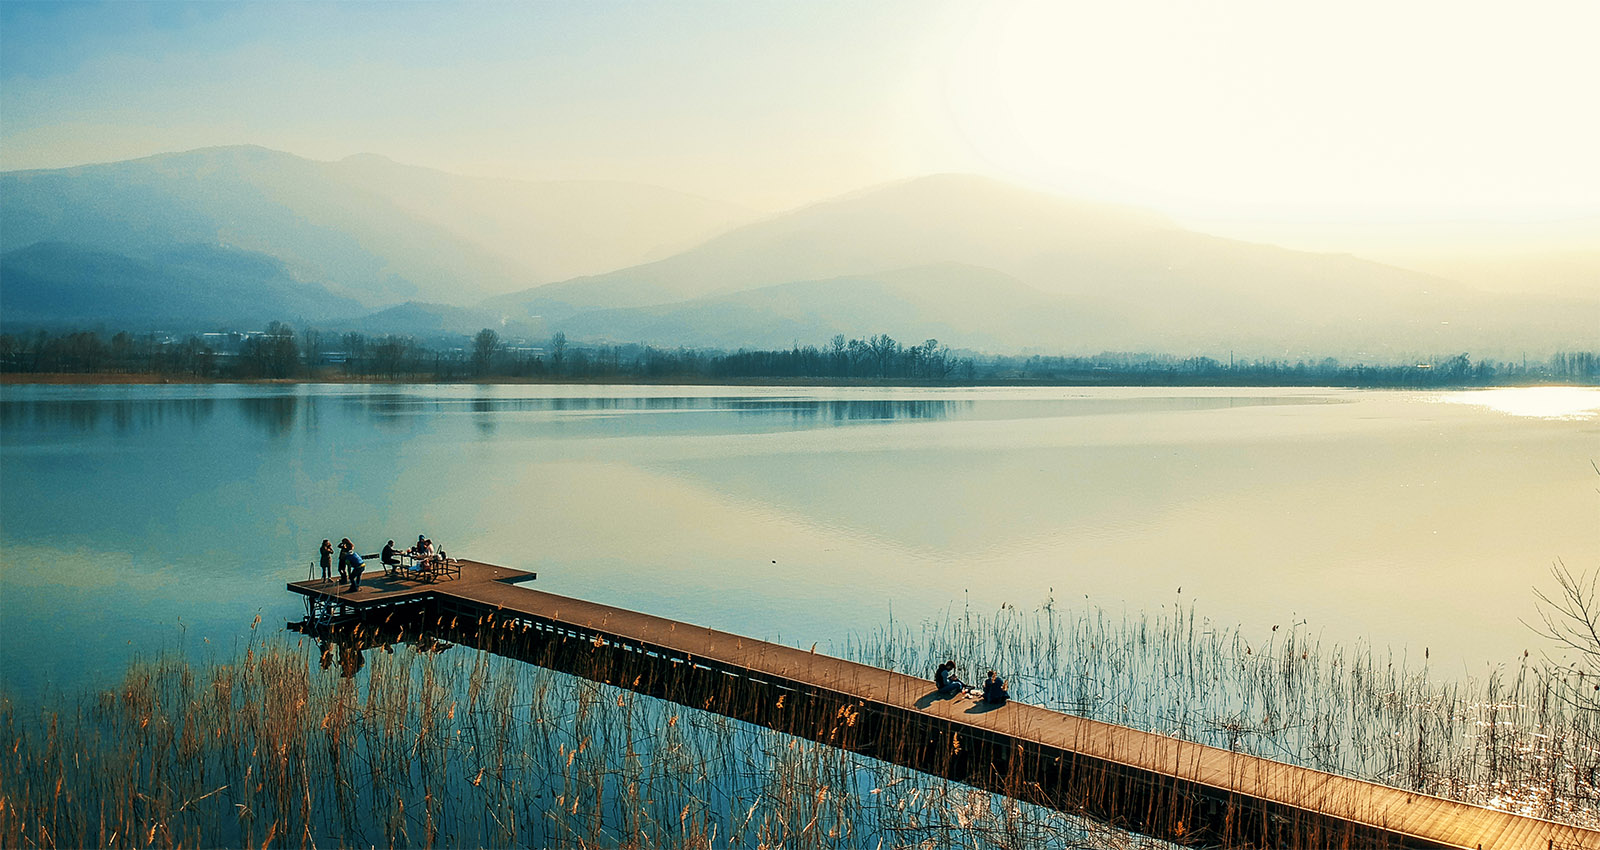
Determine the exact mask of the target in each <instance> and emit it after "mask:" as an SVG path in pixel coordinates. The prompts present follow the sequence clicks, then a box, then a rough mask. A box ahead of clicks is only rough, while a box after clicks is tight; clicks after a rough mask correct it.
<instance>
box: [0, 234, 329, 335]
mask: <svg viewBox="0 0 1600 850" xmlns="http://www.w3.org/2000/svg"><path fill="white" fill-rule="evenodd" d="M359 309H360V305H359V304H357V303H356V302H354V301H352V300H350V299H348V298H342V297H339V296H337V295H334V294H332V293H330V292H329V291H328V290H327V289H325V288H324V287H322V286H319V285H316V284H308V283H302V282H300V281H297V280H295V279H294V278H293V277H291V276H290V275H289V274H288V272H287V271H286V270H285V269H284V267H283V264H282V263H280V262H279V261H278V260H276V259H273V258H272V257H268V256H266V255H264V254H257V253H252V252H248V251H241V250H238V249H228V248H219V247H215V246H202V245H191V246H178V247H174V248H171V249H169V250H167V251H164V252H162V253H161V254H159V255H158V256H156V257H154V258H151V259H141V258H134V257H129V256H126V255H123V254H117V253H114V252H111V251H105V250H102V249H98V248H90V247H85V246H82V245H72V244H67V243H61V242H41V243H38V244H35V245H30V246H28V247H26V248H19V249H17V250H15V251H9V252H7V253H5V254H3V255H0V321H3V322H4V323H5V324H6V325H8V326H17V325H27V324H51V325H79V326H89V325H95V324H104V325H105V326H107V327H110V328H115V329H127V330H137V329H145V328H154V327H164V328H194V329H198V328H201V327H209V326H216V325H231V326H235V327H248V328H256V327H260V326H263V325H265V324H266V323H267V322H268V321H271V320H273V319H289V320H293V321H300V320H306V319H311V320H319V319H328V318H331V317H334V316H341V315H349V314H351V313H352V312H354V311H357V310H359Z"/></svg>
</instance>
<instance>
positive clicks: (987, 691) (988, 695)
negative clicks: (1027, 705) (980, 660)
mask: <svg viewBox="0 0 1600 850" xmlns="http://www.w3.org/2000/svg"><path fill="white" fill-rule="evenodd" d="M1009 699H1011V692H1010V691H1007V690H1006V682H1005V680H1004V679H1001V678H999V677H998V676H996V675H995V674H994V671H993V670H990V671H989V678H988V680H987V681H985V682H984V683H983V701H984V702H986V703H988V704H990V705H1005V704H1006V701H1007V700H1009Z"/></svg>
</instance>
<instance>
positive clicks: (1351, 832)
mask: <svg viewBox="0 0 1600 850" xmlns="http://www.w3.org/2000/svg"><path fill="white" fill-rule="evenodd" d="M533 577H534V574H533V573H531V572H527V571H523V570H516V569H511V568H508V567H501V566H495V565H493V564H485V563H480V562H476V561H470V560H465V561H462V562H461V573H460V577H459V578H455V579H450V580H447V581H439V582H434V583H418V582H415V581H410V580H406V579H385V578H383V577H382V574H381V572H380V573H379V577H378V579H377V580H371V579H366V578H364V579H363V581H362V586H361V588H360V589H358V590H357V591H355V592H353V593H351V592H344V591H343V590H342V589H341V588H340V587H339V586H338V584H337V582H336V581H335V582H326V583H325V582H322V581H320V580H312V581H305V582H294V583H291V584H290V585H289V588H288V589H289V590H290V591H293V592H295V593H298V594H301V595H302V596H304V597H305V598H306V599H307V603H308V608H310V609H312V610H314V611H321V612H322V614H323V615H324V616H326V617H328V618H329V619H330V620H332V621H335V622H344V623H347V624H357V625H358V628H355V629H354V630H353V634H354V635H355V636H356V639H358V640H362V641H365V642H367V644H368V645H376V644H377V643H381V642H385V641H390V640H406V639H412V638H417V637H424V636H427V637H433V638H437V639H445V640H450V641H454V642H457V643H461V644H463V645H467V646H476V647H479V648H482V649H485V650H488V651H491V652H495V653H498V654H501V655H505V656H507V657H512V658H517V659H521V660H524V661H528V662H530V663H534V664H539V665H541V666H545V667H549V668H552V669H557V670H562V671H565V672H569V673H573V674H575V675H580V676H584V677H586V678H590V679H593V680H595V681H600V682H606V683H609V684H612V685H616V686H618V687H623V688H627V689H630V690H633V691H637V692H640V693H646V694H650V695H652V696H656V697H660V698H663V699H669V700H673V701H675V702H678V703H681V704H683V705H686V706H691V707H694V708H699V709H703V710H708V711H716V712H718V713H722V714H725V715H728V716H731V717H736V718H738V719H740V720H744V721H746V722H750V723H756V724H759V725H762V726H766V727H769V728H773V729H776V730H779V731H782V732H785V733H788V734H793V735H798V736H801V737H805V738H808V739H811V740H815V741H820V742H823V743H826V744H829V745H833V746H838V747H842V748H844V749H848V750H851V751H854V752H860V753H863V754H866V755H869V756H872V757H874V758H879V759H883V760H886V761H890V762H893V763H895V764H901V765H904V766H907V767H911V768H913V769H916V770H921V771H925V772H928V773H931V774H934V775H939V776H944V777H947V778H950V779H952V780H956V781H960V782H964V783H967V784H970V785H973V786H975V787H979V788H983V789H986V790H990V791H994V792H996V793H1003V794H1007V795H1009V796H1012V797H1016V798H1018V799H1021V800H1025V801H1027V802H1030V803H1035V804H1039V805H1044V806H1049V807H1051V808H1055V809H1058V810H1061V811H1066V812H1071V813H1075V814H1081V815H1084V816H1088V817H1092V818H1095V819H1098V820H1101V821H1105V822H1108V823H1111V824H1112V825H1115V826H1118V827H1121V828H1125V829H1129V830H1132V831H1136V832H1140V833H1143V834H1146V835H1150V836H1153V837H1157V838H1161V839H1164V840H1168V841H1173V842H1176V843H1179V844H1183V845H1193V846H1210V847H1349V848H1376V847H1397V848H1398V847H1404V848H1411V847H1418V848H1475V850H1577V848H1585V850H1600V832H1595V831H1591V830H1584V829H1580V828H1577V827H1571V826H1566V825H1561V824H1555V823H1551V822H1548V821H1543V820H1539V819H1536V818H1531V817H1524V816H1519V815H1516V814H1512V813H1509V812H1503V811H1497V810H1493V809H1486V808H1482V807H1478V806H1472V805H1467V804H1465V803H1459V802H1455V801H1451V800H1445V799H1441V798H1438V797H1431V796H1427V795H1424V794H1416V793H1411V792H1408V791H1404V790H1401V789H1396V788H1390V787H1387V786H1383V785H1378V784H1375V783H1372V782H1366V781H1363V780H1359V779H1352V778H1349V777H1344V776H1338V775H1334V774H1330V773H1325V772H1322V771H1317V770H1312V769H1309V768H1304V767H1298V766H1295V765H1290V764H1285V763H1282V762H1276V761H1272V760H1269V759H1264V758H1260V757H1257V756H1251V755H1246V754H1243V753H1237V752H1232V751H1229V750H1225V749H1220V748H1217V747H1211V746H1206V745H1203V744H1197V743H1193V742H1189V741H1183V740H1179V739H1176V738H1170V737H1166V736H1163V735H1157V734H1152V733H1148V732H1142V731H1139V730H1136V729H1131V728H1128V727H1123V726H1117V725H1114V724H1110V723H1104V722H1101V721H1096V720H1089V719H1085V718H1081V717H1074V716H1072V715H1068V714H1063V713H1061V712H1057V711H1051V710H1048V709H1045V708H1042V707H1039V706H1033V705H1028V704H1025V703H1018V702H1011V703H1009V704H1007V705H1005V706H1001V707H999V708H991V707H989V706H987V705H984V704H982V703H980V702H977V701H975V700H971V699H966V698H955V699H946V698H943V697H941V696H939V695H938V694H937V693H936V692H935V691H934V688H933V684H932V682H931V681H930V680H929V679H928V678H924V677H919V676H910V675H905V674H902V673H896V672H893V671H890V670H885V669H881V668H877V667H871V666H867V665H864V664H858V663H855V662H851V661H846V660H843V659H839V658H833V657H830V656H827V655H822V654H818V653H815V652H810V651H806V650H802V649H796V648H793V647H787V646H783V645H780V644H775V643H769V642H767V641H762V640H757V639H754V638H749V637H744V636H741V635H736V634H730V633H727V632H721V631H717V630H715V629H708V628H705V627H702V626H695V625H691V624H688V623H682V622H677V621H674V620H669V619H665V618H662V617H656V616H652V615H650V614H645V613H641V612H637V611H629V610H625V609H621V608H615V607H611V606H607V605H602V604H597V603H594V602H588V601H585V600H581V599H574V598H570V597H565V596H559V595H556V594H552V593H546V592H543V591H539V590H534V589H532V588H530V587H526V586H522V585H520V584H518V583H519V582H523V581H526V580H529V579H531V578H533ZM930 673H931V671H930Z"/></svg>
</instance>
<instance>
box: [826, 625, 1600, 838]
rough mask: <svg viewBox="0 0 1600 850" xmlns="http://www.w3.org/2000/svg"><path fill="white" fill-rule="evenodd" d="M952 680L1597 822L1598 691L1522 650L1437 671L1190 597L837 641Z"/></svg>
mask: <svg viewBox="0 0 1600 850" xmlns="http://www.w3.org/2000/svg"><path fill="white" fill-rule="evenodd" d="M838 651H839V654H840V655H842V656H844V657H847V658H850V659H852V660H856V661H860V662H863V663H866V664H872V665H874V666H879V667H886V668H889V669H895V670H900V671H903V672H909V673H913V674H917V675H925V674H926V673H927V671H931V670H932V669H933V667H934V666H935V665H937V664H938V663H939V662H940V661H942V660H944V659H946V658H953V659H957V660H958V662H962V667H960V668H958V672H959V673H960V674H961V675H963V676H964V677H965V680H966V681H981V679H982V676H983V674H984V671H985V670H987V669H994V670H997V671H999V672H1000V674H1001V675H1002V676H1004V677H1007V678H1009V679H1010V684H1011V694H1012V696H1013V698H1015V699H1018V700H1021V701H1023V702H1029V703H1034V704H1037V705H1043V706H1046V707H1049V708H1053V709H1056V710H1058V711H1063V712H1067V713H1070V714H1075V715H1079V716H1082V717H1088V718H1093V719H1097V720H1104V721H1107V722H1111V723H1118V724H1122V725H1126V726H1132V727H1135V728H1138V729H1143V730H1146V731H1150V732H1157V733H1160V734H1163V735H1170V736H1174V737H1179V738H1183V739H1186V740H1191V741H1196V742H1199V743H1204V744H1210V745H1212V746H1217V747H1223V748H1227V749H1232V750H1237V751H1240V752H1245V753H1249V754H1251V755H1259V756H1262V757H1265V758H1270V759H1275V760H1278V761H1284V762H1289V763H1292V764H1297V765H1302V766H1305V767H1311V768H1315V769H1318V770H1324V771H1328V772H1330V773H1338V774H1342V775H1346V776H1354V777H1358V778H1362V779H1367V780H1371V781H1374V782H1378V783H1382V784H1385V785H1390V786H1394V787H1398V788H1405V789H1408V790H1414V791H1418V792H1422V793H1426V794H1432V795H1436V796H1440V797H1446V798H1449V799H1455V800H1461V801H1463V802H1468V803H1472V804H1475V805H1482V806H1489V807H1493V808H1498V809H1503V810H1506V811H1512V812H1516V813H1519V814H1526V815H1531V816H1534V817H1539V818H1544V819H1547V820H1553V821H1558V822H1563V823H1570V824H1574V825H1578V826H1585V827H1589V828H1600V702H1597V701H1596V699H1595V696H1594V690H1593V689H1592V688H1591V687H1590V686H1589V685H1592V684H1593V683H1588V684H1585V683H1582V682H1579V681H1577V679H1579V678H1581V677H1580V676H1577V675H1576V674H1574V673H1573V671H1572V670H1570V669H1565V668H1561V667H1559V666H1555V665H1551V664H1547V663H1543V662H1541V661H1540V660H1538V659H1533V658H1530V657H1528V655H1527V654H1526V653H1524V655H1523V657H1521V658H1520V659H1517V660H1516V661H1514V662H1513V663H1511V664H1509V665H1502V666H1500V667H1496V668H1494V669H1492V670H1491V671H1490V672H1489V673H1488V675H1486V676H1485V677H1482V678H1474V677H1464V678H1461V679H1446V680H1441V679H1439V678H1437V677H1435V676H1433V675H1431V674H1430V671H1429V669H1428V667H1427V664H1426V658H1424V662H1423V664H1422V665H1419V666H1413V665H1412V664H1409V663H1408V661H1407V659H1405V658H1400V659H1396V658H1395V657H1394V656H1393V654H1391V653H1389V652H1387V651H1380V650H1377V649H1375V648H1373V647H1371V646H1369V645H1367V644H1365V643H1357V644H1356V645H1354V646H1353V647H1349V648H1346V647H1341V646H1325V645H1324V644H1323V643H1322V641H1321V640H1320V638H1318V637H1317V636H1315V635H1313V634H1311V633H1309V631H1308V630H1307V629H1305V628H1304V626H1303V624H1291V625H1288V626H1286V627H1282V628H1280V627H1279V626H1273V627H1272V629H1271V631H1270V632H1268V637H1267V639H1266V640H1265V641H1263V642H1260V643H1257V644H1252V643H1251V642H1250V640H1248V639H1247V638H1246V636H1245V635H1244V634H1243V632H1242V630H1241V629H1240V628H1239V627H1226V626H1223V625H1221V624H1217V623H1213V622H1212V621H1210V620H1209V619H1207V618H1205V617H1203V616H1200V615H1198V614H1197V613H1196V611H1195V609H1194V607H1193V606H1192V605H1189V606H1184V605H1182V604H1181V603H1175V604H1173V605H1171V606H1167V607H1165V608H1163V609H1162V610H1161V611H1160V612H1158V613H1156V614H1155V615H1153V616H1152V615H1149V614H1146V613H1139V614H1134V615H1129V614H1124V615H1120V616H1119V615H1114V614H1110V613H1107V612H1106V611H1104V610H1101V609H1098V608H1087V609H1083V610H1076V611H1063V610H1059V609H1058V608H1057V607H1056V605H1055V603H1054V601H1053V600H1046V601H1045V603H1044V604H1042V605H1039V606H1038V607H1036V608H1032V609H1024V608H1017V607H1014V606H1009V605H1008V606H1004V607H1002V608H1001V610H999V611H998V612H996V613H994V614H990V615H982V614H973V613H971V612H970V611H961V612H956V611H954V610H948V611H946V612H944V613H943V614H942V615H940V616H937V617H932V618H929V619H925V620H922V621H920V622H917V623H915V624H914V625H908V624H905V623H893V624H890V625H889V626H888V627H886V628H883V629H880V630H878V631H877V632H875V633H872V634H869V635H866V636H864V637H860V638H852V639H851V640H849V641H846V642H845V644H844V645H843V646H842V647H841V648H838Z"/></svg>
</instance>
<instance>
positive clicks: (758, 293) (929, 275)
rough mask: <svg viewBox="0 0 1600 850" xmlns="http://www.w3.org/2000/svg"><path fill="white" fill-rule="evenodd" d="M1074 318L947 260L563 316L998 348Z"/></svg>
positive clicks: (774, 340) (569, 324)
mask: <svg viewBox="0 0 1600 850" xmlns="http://www.w3.org/2000/svg"><path fill="white" fill-rule="evenodd" d="M1077 321H1078V320H1077V318H1076V317H1075V315H1074V314H1073V312H1072V310H1071V309H1070V308H1069V306H1068V304H1067V302H1066V300H1065V299H1063V298H1060V297H1057V296H1050V295H1046V294H1044V293H1042V292H1040V291H1038V290H1036V289H1034V288H1032V287H1029V286H1026V285H1024V284H1022V283H1020V282H1018V281H1017V280H1016V279H1015V278H1012V277H1010V276H1008V275H1004V274H1001V273H999V272H996V271H994V270H992V269H984V268H978V267H976V266H966V265H961V264H957V263H944V264H939V265H933V266H920V267H916V268H908V269H894V270H891V271H886V272H880V273H875V274H870V275H859V276H849V277H838V278H830V279H828V280H816V281H797V282H793V283H783V284H777V285H775V286H767V287H761V288H758V289H751V290H746V291H743V292H736V293H731V294H727V295H713V296H706V297H703V298H696V299H691V300H688V301H682V302H677V303H674V304H666V305H657V306H651V307H630V308H620V309H612V310H589V311H584V312H580V313H577V314H575V315H572V316H570V317H567V318H565V319H563V320H562V321H560V323H559V324H560V327H561V328H562V330H564V331H565V332H566V333H568V334H569V335H572V336H573V337H575V338H582V339H597V340H605V341H613V342H644V343H651V344H656V345H689V346H711V347H721V348H737V347H740V346H757V347H764V348H784V347H788V346H789V345H792V344H794V343H797V342H798V343H800V344H802V345H820V344H822V343H823V342H825V341H826V340H828V339H829V338H831V337H832V336H833V335H834V334H844V335H845V336H846V337H860V338H866V337H867V336H870V335H872V334H874V333H879V332H882V331H889V330H892V331H893V333H894V334H895V335H896V336H899V337H900V338H902V339H903V340H905V341H907V342H913V343H916V342H921V341H923V340H924V339H928V338H933V339H938V340H940V341H941V342H943V343H945V344H947V345H955V346H965V347H971V348H983V349H995V348H1008V347H1011V345H1012V340H1015V339H1018V338H1034V339H1065V338H1070V337H1072V336H1073V335H1075V334H1079V333H1082V332H1083V331H1085V330H1086V329H1085V328H1083V327H1081V326H1079V325H1078V324H1077Z"/></svg>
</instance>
